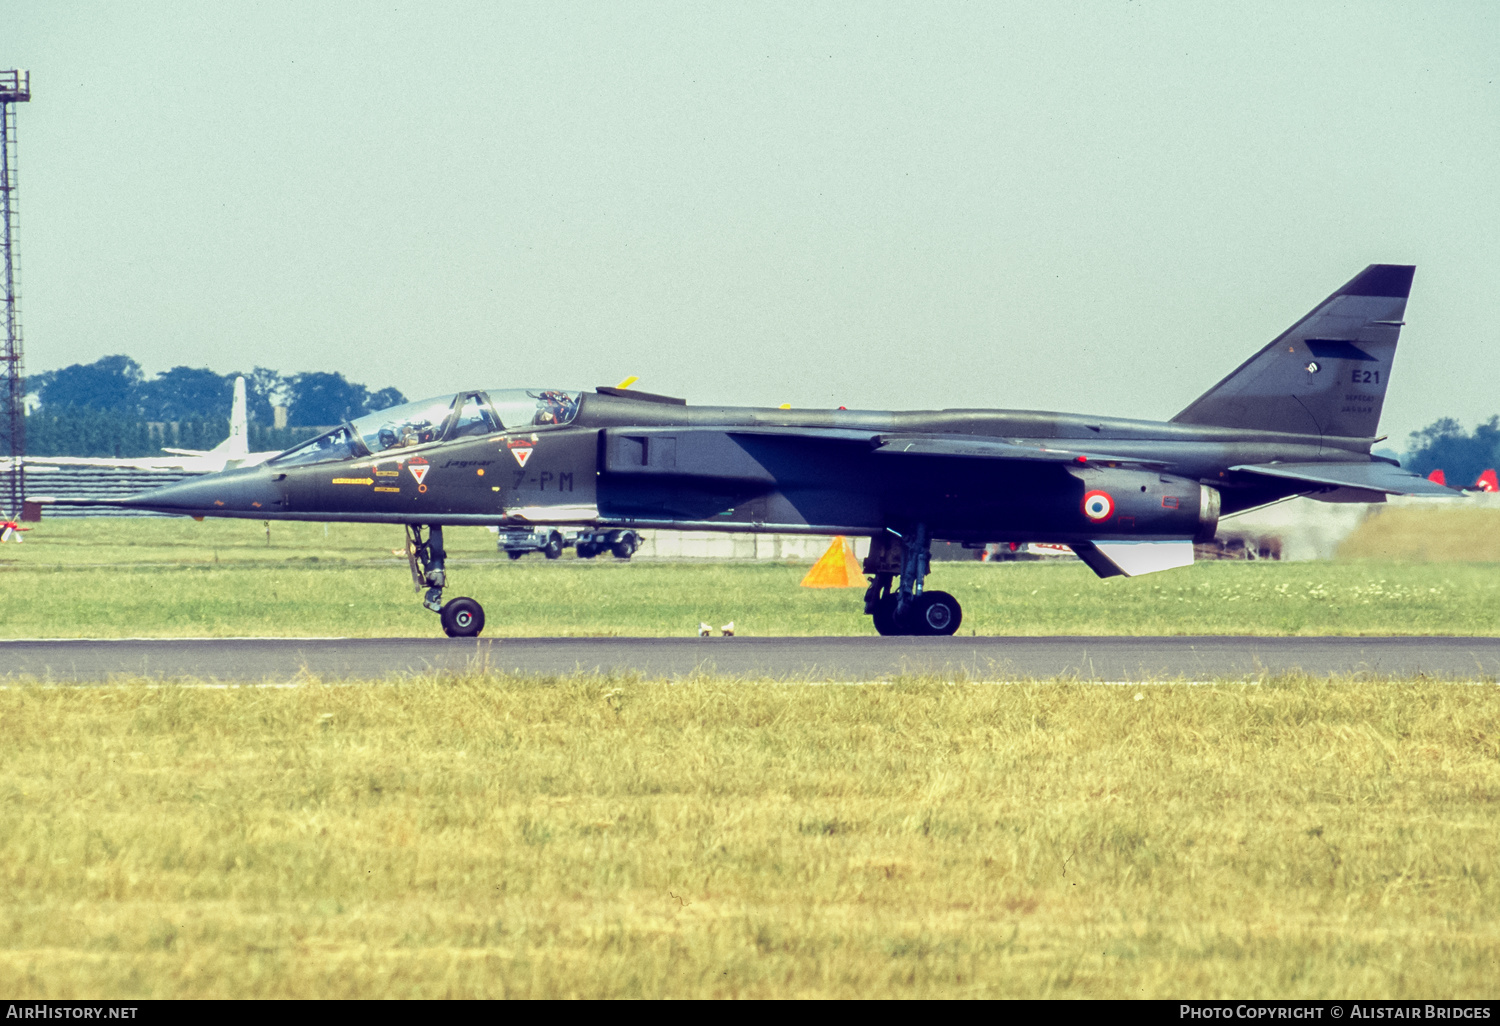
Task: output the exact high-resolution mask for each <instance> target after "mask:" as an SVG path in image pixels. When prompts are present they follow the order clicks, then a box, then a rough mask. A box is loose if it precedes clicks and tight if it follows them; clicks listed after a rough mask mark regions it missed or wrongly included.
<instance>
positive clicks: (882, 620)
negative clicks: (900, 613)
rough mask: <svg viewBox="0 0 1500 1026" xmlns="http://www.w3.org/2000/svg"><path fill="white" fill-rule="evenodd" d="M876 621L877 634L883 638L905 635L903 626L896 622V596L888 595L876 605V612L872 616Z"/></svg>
mask: <svg viewBox="0 0 1500 1026" xmlns="http://www.w3.org/2000/svg"><path fill="white" fill-rule="evenodd" d="M870 619H871V620H873V621H875V632H876V633H877V634H879V635H881V636H882V637H892V636H895V635H901V634H905V633H906V631H904V630H902V629H901V625H900V624H898V623H897V622H896V596H894V595H887V596H886V597H885V598H883V599H881V600H880V601H879V602H877V603H876V604H875V612H874V613H872V614H871V615H870Z"/></svg>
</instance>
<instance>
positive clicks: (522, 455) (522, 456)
mask: <svg viewBox="0 0 1500 1026" xmlns="http://www.w3.org/2000/svg"><path fill="white" fill-rule="evenodd" d="M510 454H511V455H512V456H514V457H515V458H516V462H517V463H519V464H520V465H521V466H522V467H525V466H526V461H527V460H529V459H531V450H530V449H512V450H511V451H510Z"/></svg>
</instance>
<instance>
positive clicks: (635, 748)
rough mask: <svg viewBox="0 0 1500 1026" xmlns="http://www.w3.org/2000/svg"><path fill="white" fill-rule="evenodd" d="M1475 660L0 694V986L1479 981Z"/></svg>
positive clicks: (1323, 993)
mask: <svg viewBox="0 0 1500 1026" xmlns="http://www.w3.org/2000/svg"><path fill="white" fill-rule="evenodd" d="M1497 723H1500V689H1497V688H1496V687H1495V686H1494V685H1470V686H1463V685H1439V684H1433V683H1421V682H1415V683H1383V684H1372V683H1368V682H1363V683H1354V682H1339V681H1311V680H1305V679H1288V680H1279V681H1267V682H1264V683H1262V684H1260V685H1253V684H1223V685H1219V686H1198V687H1190V686H1186V685H1170V684H1168V685H1158V686H1141V687H1134V686H1131V687H1125V688H1121V687H1105V686H1088V685H1081V684H1074V683H1068V682H1058V681H1052V682H1034V683H1024V684H1016V685H1008V686H998V685H981V684H967V683H958V684H943V683H940V682H931V681H895V682H892V683H889V684H887V685H866V686H827V687H815V686H805V685H801V686H799V685H784V684H770V683H757V682H744V681H730V680H719V679H699V680H693V681H687V682H684V683H679V684H663V683H654V682H648V681H629V680H620V681H598V680H595V681H591V682H580V681H576V680H521V679H506V678H485V677H475V678H471V679H432V680H411V681H405V682H399V683H397V682H384V683H382V682H368V683H365V684H360V685H353V686H341V687H333V686H324V685H320V684H317V683H316V682H311V681H304V682H301V683H300V684H299V685H298V686H296V687H287V688H244V689H238V688H209V687H182V686H168V687H150V686H147V685H146V684H144V683H124V684H116V685H111V686H108V687H98V688H45V687H39V686H12V687H9V688H6V689H3V690H0V810H3V813H0V881H3V893H4V897H3V899H0V992H3V993H5V994H8V995H12V996H14V997H16V998H76V997H84V996H91V997H106V996H108V997H122V998H124V997H314V996H316V997H418V996H433V997H502V996H506V997H560V996H582V997H605V996H609V997H637V996H638V997H667V996H671V997H770V996H830V997H932V996H955V997H957V996H968V997H1005V996H1018V997H1020V996H1024V997H1032V996H1035V997H1073V996H1076V997H1105V996H1121V997H1179V996H1200V997H1205V996H1213V997H1336V996H1347V995H1358V996H1360V997H1364V998H1375V997H1391V998H1417V997H1434V996H1449V997H1486V996H1490V997H1492V996H1493V995H1494V989H1495V979H1496V975H1497V971H1500V968H1497V967H1500V869H1497V867H1500V823H1497V812H1496V810H1497V808H1500V728H1497Z"/></svg>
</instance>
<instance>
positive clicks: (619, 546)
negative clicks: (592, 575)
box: [575, 530, 641, 559]
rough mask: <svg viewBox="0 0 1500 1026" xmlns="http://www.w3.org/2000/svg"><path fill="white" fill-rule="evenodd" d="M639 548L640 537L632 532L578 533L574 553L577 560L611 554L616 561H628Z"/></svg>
mask: <svg viewBox="0 0 1500 1026" xmlns="http://www.w3.org/2000/svg"><path fill="white" fill-rule="evenodd" d="M640 547H641V536H640V535H638V534H636V533H635V532H634V531H621V530H616V531H580V532H579V533H578V541H577V542H576V544H575V551H576V552H577V553H578V558H579V559H593V558H594V557H595V556H597V555H600V554H601V553H604V552H613V553H614V554H615V558H616V559H629V558H630V557H631V556H633V555H635V550H636V549H638V548H640Z"/></svg>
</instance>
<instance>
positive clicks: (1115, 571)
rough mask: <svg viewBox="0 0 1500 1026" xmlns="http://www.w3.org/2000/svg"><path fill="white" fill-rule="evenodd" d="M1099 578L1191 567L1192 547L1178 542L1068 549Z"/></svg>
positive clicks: (1099, 544) (1100, 544)
mask: <svg viewBox="0 0 1500 1026" xmlns="http://www.w3.org/2000/svg"><path fill="white" fill-rule="evenodd" d="M1069 548H1071V549H1072V550H1073V551H1074V552H1075V553H1077V555H1078V558H1079V559H1081V560H1083V561H1084V563H1086V564H1088V568H1089V569H1090V570H1092V571H1094V573H1096V574H1098V575H1099V576H1100V577H1139V576H1140V575H1141V574H1154V573H1156V572H1157V571H1158V570H1175V569H1177V568H1178V567H1181V566H1192V565H1193V543H1192V542H1191V541H1189V540H1187V539H1183V540H1181V541H1107V542H1104V541H1101V542H1083V543H1082V544H1076V545H1071V546H1069Z"/></svg>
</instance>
